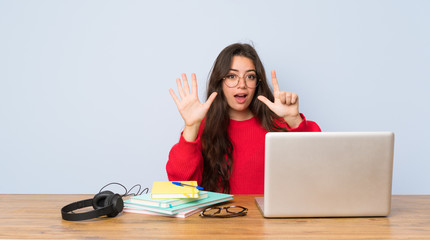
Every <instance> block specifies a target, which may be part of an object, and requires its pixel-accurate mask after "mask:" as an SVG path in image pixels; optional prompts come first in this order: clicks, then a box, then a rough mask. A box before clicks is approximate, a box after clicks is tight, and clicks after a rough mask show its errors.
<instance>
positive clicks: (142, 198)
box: [130, 191, 208, 208]
mask: <svg viewBox="0 0 430 240" xmlns="http://www.w3.org/2000/svg"><path fill="white" fill-rule="evenodd" d="M207 197H208V193H207V192H203V191H200V192H199V198H167V199H164V198H151V195H150V194H142V195H138V196H133V197H131V198H130V202H132V203H140V204H142V205H146V206H151V207H161V208H169V207H173V206H176V205H180V204H183V203H187V202H192V201H196V200H198V199H203V198H207Z"/></svg>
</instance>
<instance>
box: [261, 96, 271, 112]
mask: <svg viewBox="0 0 430 240" xmlns="http://www.w3.org/2000/svg"><path fill="white" fill-rule="evenodd" d="M257 99H258V100H260V101H261V102H263V103H264V104H266V106H267V107H268V108H269V109H270V110H272V109H274V108H275V104H274V103H273V102H271V101H270V100H269V99H267V98H266V97H265V96H263V95H260V96H258V97H257ZM272 111H273V110H272Z"/></svg>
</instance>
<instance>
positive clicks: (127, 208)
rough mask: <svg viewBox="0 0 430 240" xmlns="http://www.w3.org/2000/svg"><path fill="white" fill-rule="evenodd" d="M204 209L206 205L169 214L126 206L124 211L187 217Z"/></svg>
mask: <svg viewBox="0 0 430 240" xmlns="http://www.w3.org/2000/svg"><path fill="white" fill-rule="evenodd" d="M204 209H205V207H202V208H195V209H191V210H188V211H183V212H179V213H176V214H173V215H169V214H164V213H158V212H153V211H148V210H143V209H138V208H130V207H124V212H129V213H139V214H146V215H156V216H165V217H176V218H186V217H188V216H191V215H193V214H195V213H198V212H201V211H203V210H204Z"/></svg>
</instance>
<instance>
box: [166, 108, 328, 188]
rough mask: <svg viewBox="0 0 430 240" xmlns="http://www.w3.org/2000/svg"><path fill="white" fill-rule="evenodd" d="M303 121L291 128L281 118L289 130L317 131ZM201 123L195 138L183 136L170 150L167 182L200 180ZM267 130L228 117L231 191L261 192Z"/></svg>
mask: <svg viewBox="0 0 430 240" xmlns="http://www.w3.org/2000/svg"><path fill="white" fill-rule="evenodd" d="M301 116H302V118H303V121H302V122H301V123H300V125H299V126H298V127H297V128H290V127H289V126H288V124H287V123H285V122H284V121H282V124H283V125H281V126H282V127H286V128H287V129H288V130H289V131H291V132H320V131H321V129H320V128H319V126H318V125H317V124H316V123H315V122H312V121H307V120H306V118H305V116H303V114H301ZM203 125H204V124H201V126H200V129H199V133H198V136H197V139H196V140H195V141H194V142H187V141H186V140H185V139H184V137H183V136H182V133H181V137H180V139H179V142H178V143H177V144H175V145H174V146H173V147H172V149H171V150H170V153H169V160H168V162H167V165H166V170H167V176H168V177H169V181H189V180H196V181H197V182H198V183H199V184H201V181H202V172H203V156H202V146H201V142H200V136H201V134H202V132H203V129H204V126H203ZM266 133H267V131H266V130H265V129H264V128H263V127H262V126H261V125H260V123H259V122H258V121H257V119H255V118H251V119H249V120H245V121H235V120H230V124H229V126H228V135H229V136H230V139H231V143H232V144H233V167H232V175H231V177H230V188H231V191H230V193H231V194H263V193H264V141H265V135H266Z"/></svg>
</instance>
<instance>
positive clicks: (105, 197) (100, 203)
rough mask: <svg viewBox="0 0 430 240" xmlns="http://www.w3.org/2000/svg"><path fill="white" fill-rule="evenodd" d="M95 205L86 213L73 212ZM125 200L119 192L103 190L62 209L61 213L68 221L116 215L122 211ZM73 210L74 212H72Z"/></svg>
mask: <svg viewBox="0 0 430 240" xmlns="http://www.w3.org/2000/svg"><path fill="white" fill-rule="evenodd" d="M90 206H93V208H94V210H92V211H89V212H84V213H73V212H72V211H74V210H77V209H80V208H85V207H90ZM123 208H124V202H123V200H122V197H121V196H120V195H119V194H116V193H113V192H111V191H103V192H100V193H98V194H96V195H95V196H94V198H91V199H86V200H82V201H78V202H74V203H71V204H69V205H66V206H64V207H63V208H62V209H61V215H62V217H63V219H64V220H67V221H81V220H87V219H91V218H96V217H100V216H103V215H107V216H108V217H115V216H117V215H118V214H119V213H121V212H122V209H123ZM71 212H72V213H71Z"/></svg>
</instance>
